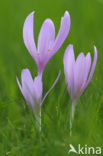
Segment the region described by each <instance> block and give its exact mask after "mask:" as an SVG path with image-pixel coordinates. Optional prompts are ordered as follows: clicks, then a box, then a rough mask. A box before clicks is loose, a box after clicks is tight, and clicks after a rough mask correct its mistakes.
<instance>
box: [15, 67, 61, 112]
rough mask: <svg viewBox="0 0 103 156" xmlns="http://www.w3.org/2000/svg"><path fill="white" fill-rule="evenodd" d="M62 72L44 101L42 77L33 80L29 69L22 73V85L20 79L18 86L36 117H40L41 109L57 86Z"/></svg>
mask: <svg viewBox="0 0 103 156" xmlns="http://www.w3.org/2000/svg"><path fill="white" fill-rule="evenodd" d="M60 74H61V73H60V72H59V74H58V77H57V79H56V80H55V82H54V84H53V86H52V87H51V88H50V89H49V91H48V92H47V93H46V94H45V96H44V98H43V99H42V93H43V84H42V79H41V76H40V75H38V76H37V77H35V78H34V80H33V79H32V76H31V74H30V71H29V70H28V69H23V70H22V73H21V83H22V85H21V84H20V82H19V80H18V78H17V83H18V86H19V88H20V90H21V92H22V94H23V96H24V98H25V100H26V102H27V104H28V105H29V107H30V108H31V109H32V110H33V112H34V114H35V115H38V114H39V112H40V107H41V105H42V103H43V101H44V100H45V98H46V96H47V95H48V93H49V92H50V91H51V89H52V88H53V87H54V86H55V85H56V83H57V81H58V80H59V77H60Z"/></svg>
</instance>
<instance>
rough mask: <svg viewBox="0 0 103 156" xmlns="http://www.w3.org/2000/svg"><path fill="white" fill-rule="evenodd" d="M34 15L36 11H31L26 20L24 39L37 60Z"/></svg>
mask: <svg viewBox="0 0 103 156" xmlns="http://www.w3.org/2000/svg"><path fill="white" fill-rule="evenodd" d="M33 17H34V12H32V13H30V14H29V15H28V16H27V18H26V20H25V22H24V26H23V39H24V43H25V46H26V48H27V49H28V51H29V53H30V54H31V56H32V57H33V58H34V60H35V61H36V46H35V41H34V35H33Z"/></svg>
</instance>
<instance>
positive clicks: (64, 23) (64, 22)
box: [52, 11, 70, 55]
mask: <svg viewBox="0 0 103 156" xmlns="http://www.w3.org/2000/svg"><path fill="white" fill-rule="evenodd" d="M69 30H70V15H69V13H68V11H66V12H65V14H64V17H62V18H61V26H60V29H59V32H58V35H57V37H56V40H55V43H54V46H53V49H52V51H53V55H54V53H55V52H57V50H58V49H59V48H60V47H61V45H62V44H63V42H64V40H65V39H66V37H67V35H68V33H69Z"/></svg>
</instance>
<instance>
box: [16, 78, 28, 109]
mask: <svg viewBox="0 0 103 156" xmlns="http://www.w3.org/2000/svg"><path fill="white" fill-rule="evenodd" d="M16 80H17V83H18V86H19V89H20V91H21V93H22V95H23V96H24V98H25V100H26V102H27V104H28V105H29V107H31V104H30V101H29V99H28V95H27V92H26V90H24V89H23V88H22V86H21V84H20V82H19V80H18V78H17V77H16Z"/></svg>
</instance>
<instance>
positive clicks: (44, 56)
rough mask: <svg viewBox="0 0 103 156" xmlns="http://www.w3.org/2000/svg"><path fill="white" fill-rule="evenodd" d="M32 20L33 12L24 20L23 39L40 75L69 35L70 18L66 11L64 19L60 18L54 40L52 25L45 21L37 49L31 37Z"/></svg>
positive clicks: (50, 22) (47, 20)
mask: <svg viewBox="0 0 103 156" xmlns="http://www.w3.org/2000/svg"><path fill="white" fill-rule="evenodd" d="M33 18H34V12H32V13H30V14H29V15H28V16H27V18H26V20H25V23H24V27H23V39H24V43H25V46H26V48H27V49H28V51H29V53H30V54H31V56H32V57H33V59H34V60H35V62H36V64H37V68H38V74H42V72H43V70H44V67H45V65H46V64H47V62H48V61H49V59H50V58H51V57H52V56H53V55H54V54H55V53H56V52H57V50H58V49H59V48H60V46H61V45H62V43H63V42H64V40H65V39H66V37H67V35H68V33H69V29H70V16H69V13H68V12H67V11H66V12H65V14H64V17H62V18H61V25H60V29H59V32H58V35H57V37H56V39H55V27H54V24H53V22H52V21H51V20H50V19H46V20H45V21H44V23H43V25H42V27H41V30H40V33H39V37H38V45H37V48H36V45H35V40H34V35H33V32H34V31H33Z"/></svg>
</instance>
